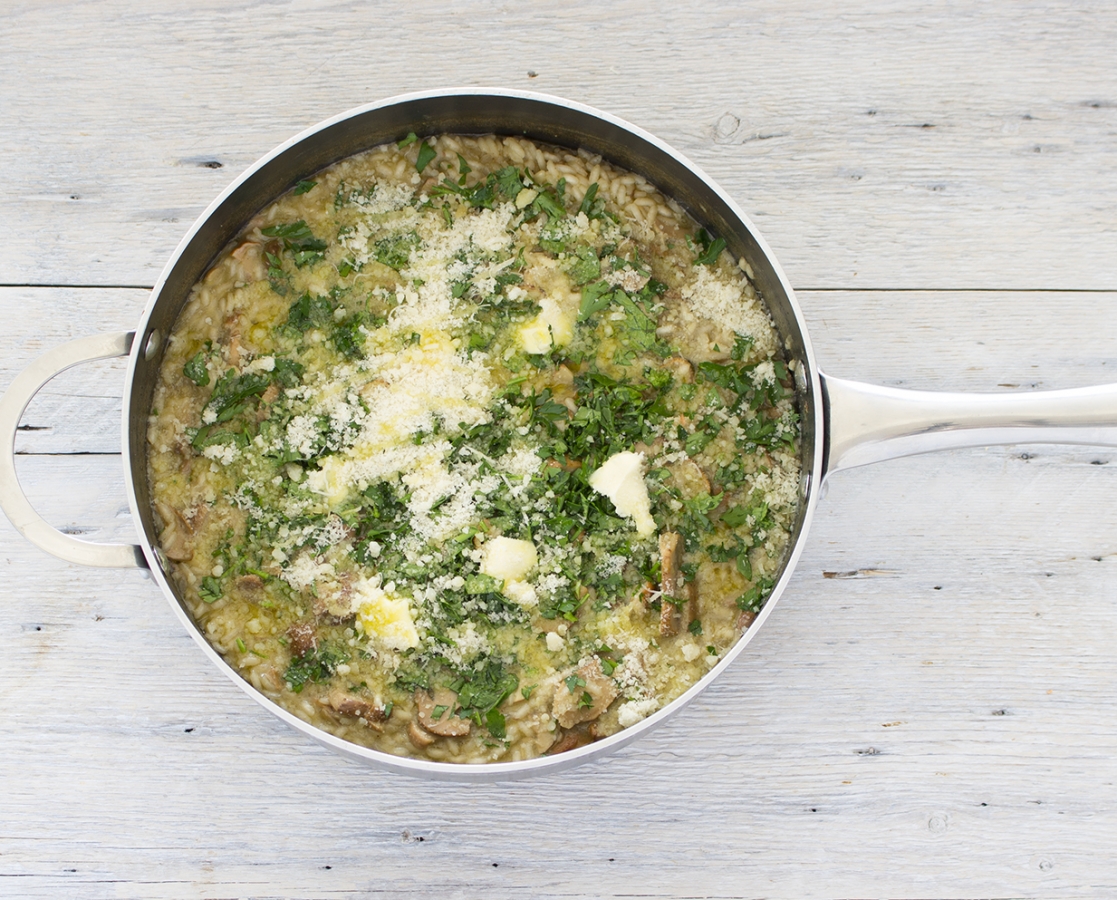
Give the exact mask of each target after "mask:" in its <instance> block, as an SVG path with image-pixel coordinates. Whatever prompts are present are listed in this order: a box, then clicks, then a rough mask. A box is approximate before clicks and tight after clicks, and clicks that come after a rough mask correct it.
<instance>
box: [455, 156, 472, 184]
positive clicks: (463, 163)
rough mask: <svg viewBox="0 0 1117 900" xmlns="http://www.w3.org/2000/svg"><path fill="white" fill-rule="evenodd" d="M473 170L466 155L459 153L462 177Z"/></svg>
mask: <svg viewBox="0 0 1117 900" xmlns="http://www.w3.org/2000/svg"><path fill="white" fill-rule="evenodd" d="M472 171H473V169H472V168H471V167H470V165H469V163H467V162H466V161H465V157H464V156H462V155H461V154H460V153H459V154H458V172H459V173H460V174H461V176H462V178H465V176H466V175H468V174H469V173H470V172H472ZM462 184H465V182H464V181H463V182H462Z"/></svg>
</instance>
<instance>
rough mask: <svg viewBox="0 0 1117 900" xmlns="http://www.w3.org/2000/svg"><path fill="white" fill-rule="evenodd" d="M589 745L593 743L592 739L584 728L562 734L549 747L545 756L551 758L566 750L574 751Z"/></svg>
mask: <svg viewBox="0 0 1117 900" xmlns="http://www.w3.org/2000/svg"><path fill="white" fill-rule="evenodd" d="M590 743H593V737H592V736H591V735H590V734H589V732H588V731H587V730H586V729H584V728H577V729H574V730H573V731H568V732H566V733H565V734H563V736H562V737H560V738H559V739H558V740H557V741H555V742H554V743H553V744H552V745H551V748H550V749H549V750H548V751H547V754H548V755H549V756H553V755H555V754H556V753H565V752H566V751H567V750H576V749H577V748H578V747H584V746H586V744H590Z"/></svg>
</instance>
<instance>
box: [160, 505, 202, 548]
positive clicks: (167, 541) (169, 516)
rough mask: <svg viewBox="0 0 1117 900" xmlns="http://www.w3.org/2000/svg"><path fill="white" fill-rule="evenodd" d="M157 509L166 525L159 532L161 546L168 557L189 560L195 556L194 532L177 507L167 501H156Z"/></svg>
mask: <svg viewBox="0 0 1117 900" xmlns="http://www.w3.org/2000/svg"><path fill="white" fill-rule="evenodd" d="M155 509H156V511H157V512H158V513H159V517H160V518H161V519H162V520H163V523H164V527H163V530H162V532H160V534H159V546H160V547H162V548H163V552H164V553H165V554H166V555H167V558H168V559H173V560H174V561H175V562H187V561H189V560H191V559H193V558H194V541H193V532H192V530H191V528H190V526H189V525H188V524H187V523H186V520H185V519H184V518H183V517H182V513H180V512H179V511H178V510H177V509H175V508H174V507H172V506H169V505H168V504H166V503H156V504H155Z"/></svg>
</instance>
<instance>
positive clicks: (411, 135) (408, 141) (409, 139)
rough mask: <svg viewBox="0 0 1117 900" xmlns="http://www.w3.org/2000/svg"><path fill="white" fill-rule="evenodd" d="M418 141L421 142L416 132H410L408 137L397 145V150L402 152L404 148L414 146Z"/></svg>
mask: <svg viewBox="0 0 1117 900" xmlns="http://www.w3.org/2000/svg"><path fill="white" fill-rule="evenodd" d="M417 140H419V137H418V135H416V134H415V132H414V131H410V132H408V134H407V137H405V138H404V139H403V140H402V141H400V142H399V143H398V144H396V147H397V149H399V150H402V149H403V148H404V147H409V146H410V145H411V144H414V143H415V142H416V141H417Z"/></svg>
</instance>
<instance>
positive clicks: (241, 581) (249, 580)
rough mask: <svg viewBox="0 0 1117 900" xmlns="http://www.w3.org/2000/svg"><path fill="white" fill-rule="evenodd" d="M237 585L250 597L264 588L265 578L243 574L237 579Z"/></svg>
mask: <svg viewBox="0 0 1117 900" xmlns="http://www.w3.org/2000/svg"><path fill="white" fill-rule="evenodd" d="M237 587H238V588H240V589H241V591H242V592H243V593H245V594H247V595H249V596H250V597H251V596H253V595H255V594H259V593H260V592H261V591H263V590H264V579H262V578H261V577H260V576H259V575H256V574H252V575H241V576H240V578H238V579H237Z"/></svg>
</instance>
